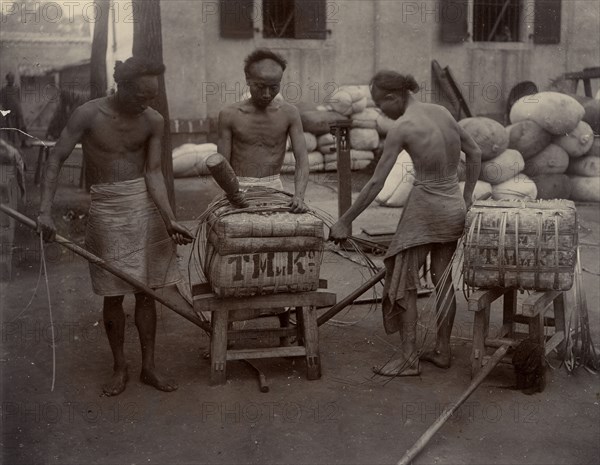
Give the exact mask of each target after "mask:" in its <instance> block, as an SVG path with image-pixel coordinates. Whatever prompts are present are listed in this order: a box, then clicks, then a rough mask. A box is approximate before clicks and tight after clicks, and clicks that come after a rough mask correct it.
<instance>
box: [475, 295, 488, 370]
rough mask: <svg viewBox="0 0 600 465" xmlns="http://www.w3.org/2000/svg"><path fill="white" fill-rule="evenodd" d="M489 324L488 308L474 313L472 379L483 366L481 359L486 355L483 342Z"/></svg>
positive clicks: (486, 335)
mask: <svg viewBox="0 0 600 465" xmlns="http://www.w3.org/2000/svg"><path fill="white" fill-rule="evenodd" d="M489 324H490V307H489V305H488V306H486V307H485V308H484V309H483V310H482V311H478V312H476V313H475V319H474V321H473V345H472V348H471V377H474V376H475V375H476V374H477V373H478V372H479V370H480V369H481V367H482V366H483V357H484V356H485V354H486V350H485V340H486V338H487V337H488V331H489Z"/></svg>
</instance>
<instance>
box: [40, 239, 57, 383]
mask: <svg viewBox="0 0 600 465" xmlns="http://www.w3.org/2000/svg"><path fill="white" fill-rule="evenodd" d="M40 252H41V256H42V265H43V267H44V279H45V281H46V295H47V296H48V313H49V314H50V330H51V331H52V388H51V389H50V391H54V383H55V381H56V343H55V339H54V319H53V317H52V301H51V300H50V285H49V284H48V270H47V269H46V254H45V253H44V239H43V237H42V233H41V232H40Z"/></svg>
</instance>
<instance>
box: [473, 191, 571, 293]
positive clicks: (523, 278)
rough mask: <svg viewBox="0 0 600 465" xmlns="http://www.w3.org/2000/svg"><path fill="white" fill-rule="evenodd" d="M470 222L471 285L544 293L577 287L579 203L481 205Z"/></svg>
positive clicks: (502, 203) (496, 202) (501, 203)
mask: <svg viewBox="0 0 600 465" xmlns="http://www.w3.org/2000/svg"><path fill="white" fill-rule="evenodd" d="M466 222H467V233H466V239H465V253H464V280H465V283H466V284H467V285H469V286H473V287H479V288H492V287H516V288H520V289H532V290H539V291H543V290H563V291H564V290H568V289H570V288H571V287H572V286H573V277H574V272H575V263H576V259H577V244H578V237H577V227H578V225H577V210H576V209H575V204H574V203H573V202H571V201H569V200H541V201H535V202H526V201H511V200H505V201H493V200H484V201H477V202H475V203H474V204H473V206H472V207H471V209H470V210H469V212H468V213H467V220H466Z"/></svg>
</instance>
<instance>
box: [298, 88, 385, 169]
mask: <svg viewBox="0 0 600 465" xmlns="http://www.w3.org/2000/svg"><path fill="white" fill-rule="evenodd" d="M300 117H301V119H302V125H303V128H304V130H305V131H307V132H310V133H312V134H314V135H315V136H316V137H317V150H318V151H319V152H320V153H322V154H323V162H324V169H325V171H336V170H337V152H336V141H335V139H334V137H333V135H332V134H331V132H330V124H331V123H335V122H336V121H340V120H348V119H350V120H352V126H353V127H352V129H350V159H351V168H352V169H353V170H360V169H363V168H365V167H367V166H368V165H369V164H370V163H371V162H372V161H373V160H374V158H375V156H374V153H373V152H374V151H375V150H377V149H378V147H380V135H385V133H386V132H387V130H388V128H389V124H390V122H391V120H389V118H386V117H385V116H384V115H383V114H382V113H381V112H380V111H379V110H378V109H377V108H375V104H374V103H373V99H372V98H371V92H370V90H369V86H366V85H363V86H341V87H340V88H339V89H338V90H337V91H336V92H335V93H334V94H332V95H331V96H330V97H328V99H327V102H326V105H321V106H319V107H317V109H316V110H312V111H304V112H302V113H301V114H300ZM388 120H389V121H388Z"/></svg>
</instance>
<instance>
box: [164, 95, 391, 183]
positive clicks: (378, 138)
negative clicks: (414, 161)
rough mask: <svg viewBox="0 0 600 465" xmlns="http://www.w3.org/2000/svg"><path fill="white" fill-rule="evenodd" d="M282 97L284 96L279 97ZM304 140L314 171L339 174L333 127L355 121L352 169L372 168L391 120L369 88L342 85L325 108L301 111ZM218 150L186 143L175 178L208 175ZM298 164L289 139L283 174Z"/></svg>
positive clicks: (176, 158) (175, 165)
mask: <svg viewBox="0 0 600 465" xmlns="http://www.w3.org/2000/svg"><path fill="white" fill-rule="evenodd" d="M276 98H281V97H279V96H278V97H276ZM300 118H301V120H302V126H303V129H304V139H305V141H306V150H307V152H308V164H309V169H310V171H311V172H314V171H336V170H337V152H336V141H335V139H334V137H333V135H332V134H331V130H330V125H331V124H332V123H336V122H338V121H348V120H351V121H352V128H351V129H350V157H351V168H352V170H361V169H364V168H366V167H367V166H368V165H370V164H371V163H372V162H373V160H374V158H375V155H374V152H375V151H377V150H381V148H382V146H383V139H384V138H385V135H386V134H387V131H388V129H389V127H390V126H391V124H392V123H393V121H392V120H390V119H389V118H387V117H386V116H385V115H384V114H383V113H382V112H381V110H379V109H378V108H376V107H375V104H374V103H373V99H372V98H371V92H370V90H369V86H367V85H356V86H341V87H340V88H338V89H337V91H336V92H335V93H333V94H332V95H330V96H328V97H327V98H326V101H325V102H324V104H323V105H319V106H318V107H316V108H315V109H313V110H305V111H301V112H300ZM215 151H216V146H215V145H214V144H184V145H182V146H180V147H177V148H176V149H174V150H173V173H174V176H175V177H189V176H202V175H208V174H209V172H208V169H207V168H206V158H207V157H208V156H210V154H211V153H214V152H215ZM295 165H296V161H295V158H294V154H293V152H292V145H291V141H290V140H289V139H288V141H287V146H286V153H285V158H284V161H283V166H282V169H281V171H282V172H283V173H293V172H294V171H295Z"/></svg>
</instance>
